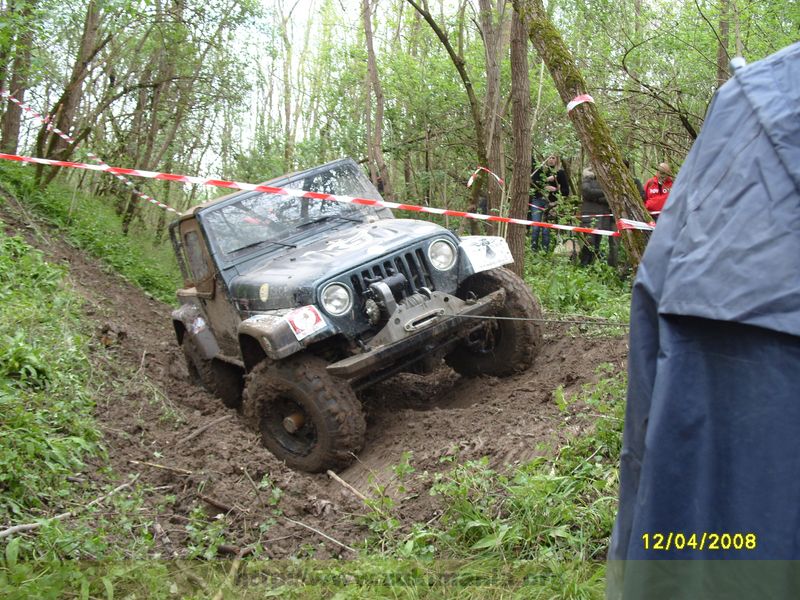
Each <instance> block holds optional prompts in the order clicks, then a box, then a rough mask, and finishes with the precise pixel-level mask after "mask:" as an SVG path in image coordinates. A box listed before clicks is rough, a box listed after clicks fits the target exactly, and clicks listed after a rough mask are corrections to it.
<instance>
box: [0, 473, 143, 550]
mask: <svg viewBox="0 0 800 600" xmlns="http://www.w3.org/2000/svg"><path fill="white" fill-rule="evenodd" d="M137 479H139V474H138V473H137V474H136V477H134V478H133V479H131V480H130V481H128V482H126V483H123V484H122V485H119V486H117V487H115V488H114V489H113V490H111V491H110V492H108V493H107V494H105V495H103V496H100V497H99V498H96V499H95V500H92V501H91V502H89V504H87V505H86V506H81V507H80V508H76V509H75V510H71V511H69V512H65V513H61V514H60V515H56V516H55V517H51V518H49V519H44V520H43V521H38V522H36V523H25V524H23V525H14V526H13V527H9V528H8V529H4V530H3V531H0V539H2V538H4V537H8V536H9V535H13V534H15V533H22V532H24V531H31V530H33V529H38V528H39V527H41V526H42V525H44V524H45V523H49V522H50V521H61V520H63V519H66V518H68V517H72V516H75V515H76V514H78V513H79V512H80V511H82V510H86V509H87V508H91V507H92V506H95V505H96V504H100V503H101V502H102V501H103V500H105V499H106V498H109V497H111V496H113V495H114V494H116V493H117V492H119V491H120V490H123V489H125V488H126V487H129V486H130V485H132V484H133V483H134V482H135V481H136V480H137Z"/></svg>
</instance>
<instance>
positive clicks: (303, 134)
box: [0, 0, 800, 254]
mask: <svg viewBox="0 0 800 600" xmlns="http://www.w3.org/2000/svg"><path fill="white" fill-rule="evenodd" d="M515 4H516V6H517V8H518V9H522V12H523V13H524V14H525V15H526V19H527V18H528V16H529V15H534V16H535V15H537V14H541V15H542V16H543V17H544V19H545V20H546V21H547V22H550V23H552V24H554V25H555V26H556V28H557V31H558V32H559V33H560V35H561V37H562V38H563V41H564V42H565V43H566V46H567V48H569V50H571V53H572V56H573V57H574V59H573V58H572V57H570V56H565V55H563V54H559V53H558V52H556V53H555V54H553V55H551V56H550V57H548V56H547V50H543V48H545V47H546V48H548V49H552V48H553V45H552V43H551V42H552V40H550V39H543V38H544V37H545V36H546V35H548V34H547V32H544V31H543V30H542V28H541V26H540V25H537V24H533V25H531V23H530V21H528V20H526V21H525V22H524V23H523V22H522V21H521V20H520V19H519V18H518V16H519V13H518V12H517V11H515V10H514V7H513V6H512V3H511V2H509V1H506V0H274V1H263V2H255V1H253V0H247V1H244V2H241V1H238V0H204V1H203V2H197V1H195V0H146V1H138V2H137V1H131V0H105V1H102V0H90V1H89V2H78V1H67V2H64V1H62V2H52V1H49V0H5V1H3V2H2V3H0V6H2V16H1V17H0V88H2V89H4V90H7V91H8V92H10V93H11V94H12V95H13V96H14V97H15V98H17V99H18V100H20V101H23V102H24V103H27V104H28V105H29V106H30V107H31V108H32V109H33V110H34V111H37V112H39V113H42V114H43V115H46V116H47V119H48V121H49V122H50V123H52V124H55V125H56V126H57V127H58V128H59V129H60V130H62V131H64V132H68V133H71V135H72V136H73V137H74V138H75V140H76V141H75V143H68V142H66V141H64V140H63V139H62V138H60V137H58V136H56V135H55V134H53V133H52V132H51V131H48V129H47V128H46V127H45V126H44V125H43V124H42V123H41V121H38V120H36V119H34V118H30V115H29V113H28V112H26V111H25V110H23V109H22V108H20V106H19V105H17V104H15V103H13V102H8V101H6V102H4V103H3V105H2V117H0V119H1V120H0V126H1V132H0V136H1V137H0V146H1V147H2V150H3V151H4V152H7V153H12V154H13V153H26V154H30V155H33V156H38V157H44V158H55V159H61V160H77V161H89V162H91V161H90V160H89V155H88V152H90V151H91V152H93V153H95V154H96V155H99V156H100V157H102V158H103V160H105V161H106V162H107V163H108V164H111V165H114V166H124V167H131V168H139V169H146V170H159V171H166V172H172V173H186V174H193V175H216V176H219V177H222V178H226V179H235V180H240V181H248V182H260V181H264V180H267V179H269V178H271V177H274V176H277V175H279V174H281V173H285V172H289V171H292V170H296V169H299V168H305V167H309V166H313V165H315V164H319V163H322V162H325V161H327V160H332V159H335V158H339V157H341V156H347V155H349V156H352V157H354V158H355V159H356V160H358V161H360V162H362V163H363V164H364V165H365V168H367V169H368V170H369V172H370V174H371V177H372V178H373V181H377V178H378V177H381V179H382V183H383V189H384V195H385V196H386V197H387V199H390V200H397V201H401V202H408V203H410V204H424V205H431V206H437V207H446V208H453V209H469V208H472V209H474V208H475V206H476V204H477V196H478V194H481V193H484V194H486V195H488V200H489V210H491V211H492V212H494V213H495V214H497V213H498V212H502V213H503V214H508V212H510V213H511V216H516V217H523V218H524V216H525V214H524V213H525V211H526V209H527V191H528V190H527V186H528V182H527V174H528V173H529V172H530V169H531V166H536V165H537V164H538V163H540V162H541V161H542V160H543V159H544V158H546V156H547V155H548V154H550V153H558V154H560V155H561V156H562V158H563V159H564V165H565V167H566V169H567V171H568V174H569V176H570V180H571V183H572V189H573V191H574V190H576V189H579V180H580V172H581V169H582V168H583V166H585V165H586V164H587V163H588V162H589V157H588V156H587V155H586V152H585V151H584V148H585V147H584V146H582V144H581V141H580V140H579V137H578V136H577V135H576V133H575V130H573V128H572V126H571V124H570V121H569V119H568V117H567V112H566V110H565V102H564V100H563V97H564V93H563V92H562V94H561V96H559V91H558V90H557V89H556V86H555V84H554V83H553V81H554V80H553V79H552V78H551V76H550V73H552V72H553V70H554V69H557V68H559V66H560V63H566V62H570V61H572V62H574V65H575V66H577V68H578V69H579V71H580V72H581V73H582V74H583V78H584V79H585V85H586V89H585V90H583V91H585V92H588V93H589V94H591V95H592V96H593V98H594V100H595V107H596V109H597V111H598V114H599V115H601V117H602V118H603V119H605V121H606V123H607V124H608V128H609V131H610V132H611V136H612V138H613V142H615V143H616V145H617V147H618V148H619V149H620V153H621V155H624V156H626V157H628V158H629V159H630V160H631V162H632V163H633V169H634V173H635V174H636V175H638V176H639V177H640V178H641V179H642V180H644V179H646V178H648V177H650V175H651V174H652V172H653V171H654V168H655V165H657V164H658V163H659V162H661V161H667V162H669V163H671V164H672V165H674V166H675V167H676V168H677V167H679V165H680V163H681V161H682V160H683V158H684V157H685V155H686V153H687V152H688V150H689V148H690V146H691V144H692V141H693V140H694V139H695V137H696V136H697V134H698V132H699V130H700V128H701V127H702V123H703V116H704V114H705V111H706V108H707V106H708V104H709V102H710V101H711V98H712V96H713V93H714V91H715V90H716V89H717V88H718V87H719V86H720V85H721V84H722V83H724V81H726V80H727V79H728V77H730V71H729V66H728V64H729V60H730V58H731V57H733V56H735V55H742V56H744V57H745V58H746V59H747V60H748V61H753V60H757V59H759V58H762V57H764V56H766V55H768V54H770V53H772V52H774V51H775V50H777V49H779V48H781V47H783V46H786V45H788V44H789V43H791V42H793V41H795V40H796V39H797V38H798V28H799V27H800V8H799V7H798V6H799V5H798V3H797V2H790V1H787V0H686V1H680V2H660V1H648V0H624V1H622V2H607V1H604V0H595V1H586V0H552V1H550V2H549V3H548V4H547V5H546V6H544V5H543V4H542V2H541V0H518V1H516V2H515ZM531 41H533V42H534V44H531V43H530V42H531ZM537 41H539V42H541V44H540V45H536V42H537ZM534 46H536V48H537V49H538V50H540V53H537V52H535V51H534V50H533V47H534ZM540 54H541V56H540ZM543 58H544V59H545V60H542V59H543ZM546 63H547V67H546V66H545V65H546ZM478 165H484V166H488V167H489V168H491V169H492V170H493V171H494V172H496V173H497V174H498V175H500V176H501V177H503V178H504V179H505V180H506V181H508V182H511V183H510V184H509V188H510V189H509V190H508V194H507V196H505V198H508V199H510V206H509V207H506V206H501V204H502V203H503V200H504V196H503V195H502V192H501V189H500V187H499V186H497V185H495V184H494V182H493V181H492V180H489V179H485V180H482V181H481V182H479V183H480V184H482V185H484V186H485V187H484V188H483V190H481V189H474V190H473V192H469V191H468V190H467V188H466V185H465V184H466V181H467V179H468V178H469V175H470V173H471V172H472V171H473V170H474V169H475V167H476V166H478ZM514 173H517V174H518V177H517V178H514V177H513V174H514ZM523 174H524V176H523ZM56 176H59V177H62V178H66V179H68V180H69V182H70V183H72V184H73V185H81V186H83V187H84V188H86V189H87V191H89V192H90V193H92V194H93V195H97V196H100V197H105V198H107V199H108V201H109V202H110V203H113V204H114V205H115V207H116V210H117V212H118V213H119V214H120V215H121V216H122V217H123V221H122V223H123V225H122V226H123V229H124V230H125V231H126V232H127V231H128V229H129V228H130V227H131V226H136V227H140V228H143V229H145V230H146V231H149V232H152V234H153V235H154V236H155V238H156V240H161V239H162V238H163V236H164V230H165V225H166V222H167V218H166V217H167V215H166V213H165V212H164V211H162V210H159V209H156V208H153V207H152V206H151V205H148V204H146V203H143V202H142V201H141V200H140V199H139V197H138V195H137V194H135V193H132V191H131V190H130V189H127V188H126V187H125V185H124V184H123V183H122V182H120V181H118V180H117V179H115V178H112V177H107V176H102V175H97V174H89V173H86V172H81V171H71V172H62V173H61V174H59V173H58V171H57V170H55V169H47V170H45V169H43V168H41V167H39V171H38V174H37V177H38V179H39V181H40V184H41V185H45V184H47V183H48V182H49V181H51V180H52V179H53V178H54V177H56ZM135 185H136V187H137V189H139V190H140V191H141V192H144V193H146V194H148V195H150V196H153V197H155V198H157V199H158V200H160V201H162V202H164V203H166V204H168V205H170V206H174V207H175V208H177V209H178V210H183V209H186V208H187V207H189V206H191V205H193V204H196V203H198V202H200V201H202V200H206V199H208V197H209V196H213V195H216V194H218V193H219V192H218V190H213V189H208V188H205V189H203V188H199V187H191V186H185V185H181V184H177V183H171V182H155V181H143V180H137V181H136V182H135ZM470 194H473V195H472V196H470ZM613 206H614V205H613V204H612V207H613ZM565 212H566V214H562V215H561V217H562V218H563V219H564V220H565V221H569V218H570V217H572V216H573V215H574V213H575V211H574V210H567V211H565ZM448 225H449V226H451V227H461V228H462V229H463V228H466V227H467V226H468V225H466V224H463V223H455V224H453V223H448ZM517 252H519V248H516V249H515V254H516V253H517Z"/></svg>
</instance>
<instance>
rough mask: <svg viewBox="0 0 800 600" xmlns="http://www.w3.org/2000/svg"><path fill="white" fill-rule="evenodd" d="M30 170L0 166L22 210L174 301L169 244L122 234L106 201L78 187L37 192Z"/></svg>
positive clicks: (175, 276) (0, 178) (176, 278)
mask: <svg viewBox="0 0 800 600" xmlns="http://www.w3.org/2000/svg"><path fill="white" fill-rule="evenodd" d="M33 174H34V169H33V167H29V166H20V165H15V164H8V163H6V162H5V161H3V162H2V163H0V184H1V185H3V186H4V187H6V188H7V189H8V190H9V191H10V192H12V193H13V195H14V196H15V197H16V198H18V199H19V201H20V202H21V203H22V204H23V205H24V207H25V208H26V209H32V210H34V211H35V212H36V213H37V216H39V217H41V218H44V219H45V220H46V221H48V222H49V223H51V224H52V225H55V226H56V227H58V228H59V231H60V232H61V233H63V235H64V236H65V237H66V238H67V239H68V240H69V241H70V242H71V243H72V244H74V245H75V246H77V247H78V248H81V249H82V250H85V251H86V252H88V253H89V254H91V255H92V256H94V257H96V258H99V259H100V260H102V261H103V262H104V263H106V264H107V265H108V266H110V267H111V268H113V269H114V270H115V271H116V272H118V273H119V274H120V275H122V276H123V277H125V278H126V279H128V280H129V281H131V282H132V283H134V284H135V285H137V286H139V287H140V288H142V289H143V290H144V291H146V292H147V293H149V294H151V295H152V296H153V297H155V298H157V299H159V300H161V301H162V302H167V303H174V302H175V290H176V289H177V288H178V287H180V285H181V282H182V279H181V276H180V271H179V269H178V265H177V263H176V262H175V258H174V254H173V250H172V247H171V246H170V244H169V243H162V244H160V245H154V244H153V241H152V235H151V234H150V235H144V234H141V233H139V232H137V231H133V230H132V231H131V233H130V234H129V235H127V236H126V235H123V234H122V230H121V225H120V223H121V219H120V217H119V216H118V215H117V214H116V212H115V211H114V209H113V207H112V206H111V205H110V203H109V201H108V199H98V198H95V197H93V196H90V195H88V194H85V193H83V192H82V191H81V190H80V189H77V190H73V189H72V188H70V187H67V186H64V185H59V184H58V183H57V182H56V183H52V184H50V186H48V187H47V189H45V190H39V189H38V188H37V187H36V186H35V184H34V179H33Z"/></svg>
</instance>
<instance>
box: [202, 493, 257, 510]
mask: <svg viewBox="0 0 800 600" xmlns="http://www.w3.org/2000/svg"><path fill="white" fill-rule="evenodd" d="M197 497H198V498H200V500H202V501H203V502H208V503H209V504H210V505H211V506H214V507H216V508H218V509H220V510H224V511H225V512H227V513H230V512H239V513H246V512H247V510H245V509H242V508H238V507H236V506H230V505H228V504H225V503H224V502H222V501H221V500H217V499H215V498H211V497H210V496H206V495H204V494H200V493H199V492H198V494H197Z"/></svg>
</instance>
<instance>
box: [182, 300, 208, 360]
mask: <svg viewBox="0 0 800 600" xmlns="http://www.w3.org/2000/svg"><path fill="white" fill-rule="evenodd" d="M172 326H173V327H174V328H175V336H176V337H177V339H178V344H182V343H183V338H184V336H186V335H190V336H192V338H193V339H194V340H195V342H196V343H197V347H198V348H199V349H200V352H201V354H202V355H203V358H207V359H208V360H211V359H212V358H214V357H216V356H217V355H218V354H219V344H218V343H217V338H216V337H214V332H212V331H211V328H210V327H209V326H208V321H207V320H206V319H205V317H204V316H203V315H202V313H201V311H200V307H199V306H197V305H196V304H184V305H183V306H181V307H180V308H178V309H176V310H173V311H172Z"/></svg>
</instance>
